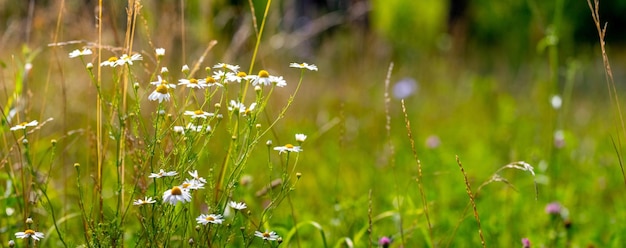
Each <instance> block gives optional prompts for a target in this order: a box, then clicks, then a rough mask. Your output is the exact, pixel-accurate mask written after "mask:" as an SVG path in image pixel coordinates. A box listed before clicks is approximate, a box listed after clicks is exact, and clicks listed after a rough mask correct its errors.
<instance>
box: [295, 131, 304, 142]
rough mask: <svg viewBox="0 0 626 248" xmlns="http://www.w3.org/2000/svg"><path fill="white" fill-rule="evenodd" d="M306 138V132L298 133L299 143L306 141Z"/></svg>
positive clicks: (297, 139)
mask: <svg viewBox="0 0 626 248" xmlns="http://www.w3.org/2000/svg"><path fill="white" fill-rule="evenodd" d="M304 140H306V134H301V133H297V134H296V141H297V142H299V143H302V142H304Z"/></svg>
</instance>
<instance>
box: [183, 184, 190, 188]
mask: <svg viewBox="0 0 626 248" xmlns="http://www.w3.org/2000/svg"><path fill="white" fill-rule="evenodd" d="M182 186H183V188H185V189H186V188H188V187H189V186H191V183H183V185H182Z"/></svg>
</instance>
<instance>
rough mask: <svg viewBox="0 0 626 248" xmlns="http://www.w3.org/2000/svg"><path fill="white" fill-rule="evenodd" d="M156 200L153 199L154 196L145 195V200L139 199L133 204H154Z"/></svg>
mask: <svg viewBox="0 0 626 248" xmlns="http://www.w3.org/2000/svg"><path fill="white" fill-rule="evenodd" d="M155 202H156V201H155V200H152V197H147V196H146V197H144V198H143V200H142V199H137V200H135V201H134V202H133V205H135V206H141V205H146V204H152V203H155Z"/></svg>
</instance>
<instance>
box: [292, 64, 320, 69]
mask: <svg viewBox="0 0 626 248" xmlns="http://www.w3.org/2000/svg"><path fill="white" fill-rule="evenodd" d="M289 67H291V68H300V69H307V70H310V71H317V66H316V65H312V64H311V65H309V64H307V63H301V64H298V63H291V64H289Z"/></svg>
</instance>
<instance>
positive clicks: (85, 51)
mask: <svg viewBox="0 0 626 248" xmlns="http://www.w3.org/2000/svg"><path fill="white" fill-rule="evenodd" d="M91 54H93V53H92V52H91V50H89V48H85V49H83V50H82V51H81V50H78V49H76V50H74V51H72V52H71V53H70V58H76V57H81V56H85V55H91Z"/></svg>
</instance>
